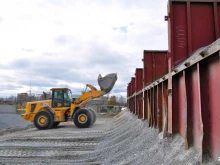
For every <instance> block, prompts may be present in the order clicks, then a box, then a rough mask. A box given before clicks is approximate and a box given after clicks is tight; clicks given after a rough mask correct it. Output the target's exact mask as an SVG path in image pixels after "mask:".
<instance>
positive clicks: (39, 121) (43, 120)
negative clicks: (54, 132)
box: [34, 111, 54, 129]
mask: <svg viewBox="0 0 220 165" xmlns="http://www.w3.org/2000/svg"><path fill="white" fill-rule="evenodd" d="M53 124H54V116H53V114H52V113H50V112H48V111H40V112H38V113H37V114H36V115H35V117H34V125H35V127H37V128H38V129H50V128H51V127H52V126H53Z"/></svg>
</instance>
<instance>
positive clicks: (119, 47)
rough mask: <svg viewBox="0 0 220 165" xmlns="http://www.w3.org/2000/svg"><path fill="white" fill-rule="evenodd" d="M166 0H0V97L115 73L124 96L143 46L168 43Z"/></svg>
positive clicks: (78, 86)
mask: <svg viewBox="0 0 220 165" xmlns="http://www.w3.org/2000/svg"><path fill="white" fill-rule="evenodd" d="M165 15H167V0H153V1H151V0H1V1H0V57H1V60H0V97H6V96H10V95H17V93H21V92H28V91H29V90H30V84H31V86H32V87H31V89H32V93H36V94H39V93H42V91H46V92H48V91H49V90H50V88H52V87H69V88H70V89H71V90H72V92H73V93H74V94H79V93H80V92H81V91H82V89H83V87H84V86H85V84H87V83H89V84H92V85H94V86H96V87H98V83H97V77H98V75H99V74H102V75H103V76H104V75H106V74H108V73H117V74H118V81H117V82H116V85H115V87H114V88H113V90H112V92H111V94H115V95H123V96H126V89H127V84H128V83H129V82H130V79H131V77H132V76H134V73H135V68H138V67H143V63H142V58H143V50H161V49H162V50H165V49H167V47H168V44H167V42H168V39H167V22H166V21H164V16H165Z"/></svg>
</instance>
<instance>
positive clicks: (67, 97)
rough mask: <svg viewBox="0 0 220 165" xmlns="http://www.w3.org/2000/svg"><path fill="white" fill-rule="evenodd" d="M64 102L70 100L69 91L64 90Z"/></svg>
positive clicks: (70, 93) (70, 94)
mask: <svg viewBox="0 0 220 165" xmlns="http://www.w3.org/2000/svg"><path fill="white" fill-rule="evenodd" d="M64 100H69V101H71V100H72V92H71V90H66V91H65V92H64Z"/></svg>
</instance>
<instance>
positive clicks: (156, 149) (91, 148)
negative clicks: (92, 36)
mask: <svg viewBox="0 0 220 165" xmlns="http://www.w3.org/2000/svg"><path fill="white" fill-rule="evenodd" d="M0 116H1V114H0ZM14 120H15V119H14ZM147 125H148V123H147V121H141V120H139V119H137V117H136V116H134V115H132V114H131V113H130V112H128V111H124V112H122V113H121V114H120V115H118V116H116V117H114V118H113V117H112V116H109V115H107V116H106V115H101V116H100V115H99V116H98V118H97V122H96V123H95V124H94V125H93V127H92V128H87V129H79V128H76V127H75V126H74V125H73V123H72V122H68V123H62V124H61V125H60V126H59V127H58V128H56V129H50V130H42V131H40V130H37V129H36V128H27V129H25V130H22V129H17V130H16V129H11V131H10V129H8V130H3V131H1V136H0V164H76V165H77V164H82V165H87V164H96V165H97V164H106V165H108V164H110V165H111V164H118V165H125V164H130V165H136V164H143V165H148V164H152V165H154V164H155V165H156V164H161V165H162V164H173V165H176V164H199V161H200V157H199V153H198V152H197V151H196V150H195V149H193V148H190V149H189V150H188V151H185V150H184V141H183V140H182V138H181V137H179V136H178V135H175V136H172V137H169V138H166V139H161V138H160V135H158V132H157V130H156V129H152V128H149V127H148V126H147ZM20 128H22V127H20ZM205 164H217V162H216V163H214V162H210V161H209V162H208V161H206V162H205Z"/></svg>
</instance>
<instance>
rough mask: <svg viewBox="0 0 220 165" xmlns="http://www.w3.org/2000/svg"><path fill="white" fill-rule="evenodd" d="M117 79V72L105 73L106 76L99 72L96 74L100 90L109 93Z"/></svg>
mask: <svg viewBox="0 0 220 165" xmlns="http://www.w3.org/2000/svg"><path fill="white" fill-rule="evenodd" d="M116 81H117V73H111V74H107V75H106V76H104V77H102V76H101V75H100V74H99V76H98V84H99V86H100V88H101V90H103V91H105V92H106V93H109V92H110V91H111V90H112V88H113V87H114V85H115V82H116Z"/></svg>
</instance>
